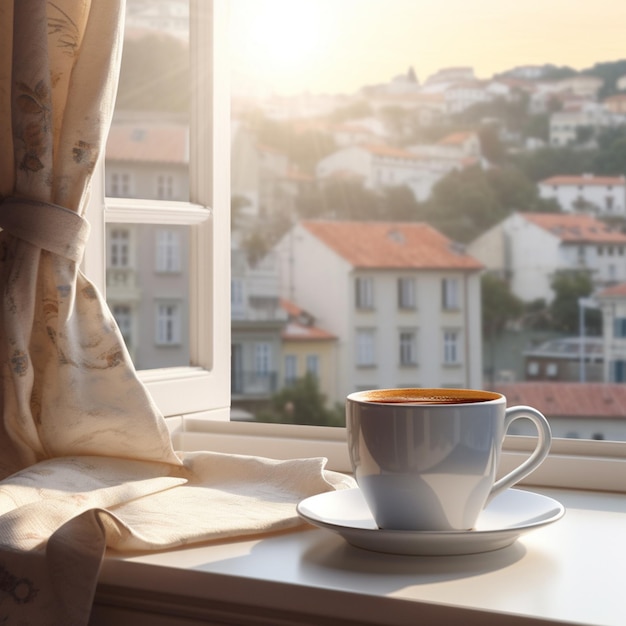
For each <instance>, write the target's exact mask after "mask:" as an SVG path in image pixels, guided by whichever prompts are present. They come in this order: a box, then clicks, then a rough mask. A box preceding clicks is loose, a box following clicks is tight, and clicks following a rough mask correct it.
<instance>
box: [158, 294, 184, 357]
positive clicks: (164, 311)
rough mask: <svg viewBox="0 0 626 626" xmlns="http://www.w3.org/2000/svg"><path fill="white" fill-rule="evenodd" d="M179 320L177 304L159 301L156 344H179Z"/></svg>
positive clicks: (178, 306)
mask: <svg viewBox="0 0 626 626" xmlns="http://www.w3.org/2000/svg"><path fill="white" fill-rule="evenodd" d="M181 321H182V320H181V313H180V305H179V304H176V303H174V302H169V303H159V304H158V305H157V320H156V344H157V345H158V346H175V345H179V344H180V337H181Z"/></svg>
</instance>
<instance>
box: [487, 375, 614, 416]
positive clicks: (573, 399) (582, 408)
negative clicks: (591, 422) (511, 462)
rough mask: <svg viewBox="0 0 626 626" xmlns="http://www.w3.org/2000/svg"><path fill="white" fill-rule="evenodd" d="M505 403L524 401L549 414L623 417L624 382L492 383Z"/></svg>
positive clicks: (511, 403) (520, 402) (521, 402)
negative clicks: (621, 383)
mask: <svg viewBox="0 0 626 626" xmlns="http://www.w3.org/2000/svg"><path fill="white" fill-rule="evenodd" d="M493 390H494V391H497V392H498V393H501V394H503V395H504V396H506V399H507V406H514V405H516V404H524V405H527V406H532V407H535V408H536V409H539V411H541V412H542V413H545V414H546V416H548V417H550V416H553V417H581V418H582V417H585V418H588V417H599V418H605V417H609V418H616V419H617V418H621V419H624V418H626V385H620V384H615V383H613V384H610V383H549V382H536V383H535V382H522V383H501V384H498V385H494V387H493Z"/></svg>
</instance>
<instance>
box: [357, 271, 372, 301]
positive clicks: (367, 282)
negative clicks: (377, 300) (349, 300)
mask: <svg viewBox="0 0 626 626" xmlns="http://www.w3.org/2000/svg"><path fill="white" fill-rule="evenodd" d="M354 286H355V305H356V308H357V309H373V308H374V279H373V278H371V277H363V276H357V278H356V279H355V281H354Z"/></svg>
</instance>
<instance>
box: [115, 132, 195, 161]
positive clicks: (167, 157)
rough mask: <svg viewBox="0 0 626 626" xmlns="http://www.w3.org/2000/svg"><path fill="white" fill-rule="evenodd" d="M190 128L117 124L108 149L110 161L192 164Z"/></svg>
mask: <svg viewBox="0 0 626 626" xmlns="http://www.w3.org/2000/svg"><path fill="white" fill-rule="evenodd" d="M188 134H189V133H188V128H187V127H186V126H183V125H181V124H158V125H157V124H152V123H150V124H138V123H133V124H114V125H113V126H111V130H110V131H109V137H108V141H107V147H106V159H107V160H108V161H148V162H152V163H189V142H188Z"/></svg>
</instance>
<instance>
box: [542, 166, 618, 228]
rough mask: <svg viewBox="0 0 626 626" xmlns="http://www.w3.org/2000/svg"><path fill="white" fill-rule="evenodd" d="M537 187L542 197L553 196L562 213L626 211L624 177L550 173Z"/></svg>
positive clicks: (600, 214)
mask: <svg viewBox="0 0 626 626" xmlns="http://www.w3.org/2000/svg"><path fill="white" fill-rule="evenodd" d="M538 186H539V195H540V196H541V197H542V198H545V199H552V198H553V199H555V200H556V201H557V202H558V203H559V205H560V206H561V210H562V211H564V212H566V213H575V212H580V211H585V212H593V213H595V214H596V215H598V216H602V217H614V216H619V217H623V216H624V215H625V213H626V178H624V176H594V175H593V174H583V175H582V176H552V177H551V178H546V179H545V180H542V181H540V182H539V184H538Z"/></svg>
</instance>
